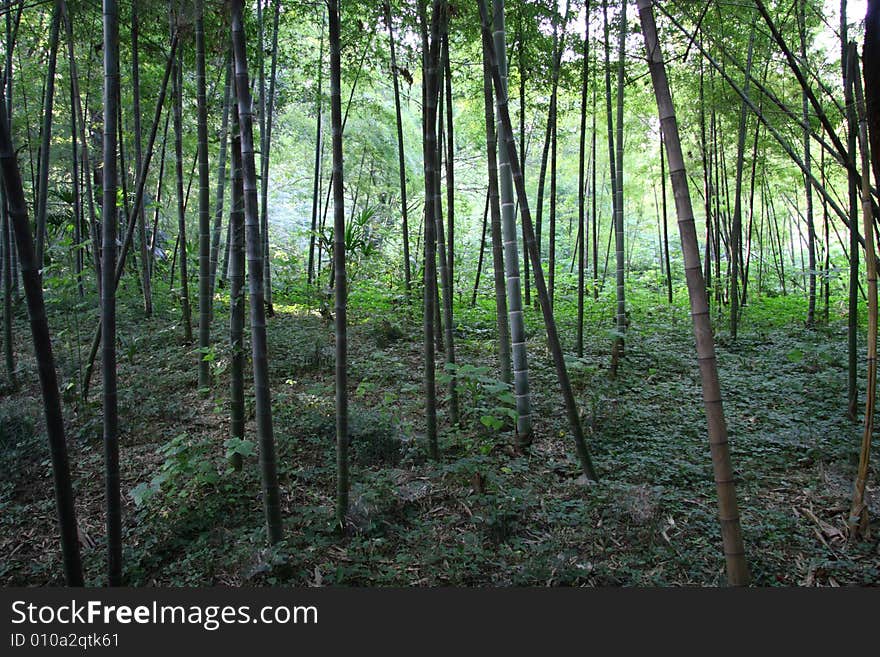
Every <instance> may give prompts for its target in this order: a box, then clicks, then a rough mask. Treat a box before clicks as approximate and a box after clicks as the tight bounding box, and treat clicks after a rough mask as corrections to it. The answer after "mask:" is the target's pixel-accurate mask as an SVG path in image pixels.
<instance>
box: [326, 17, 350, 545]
mask: <svg viewBox="0 0 880 657" xmlns="http://www.w3.org/2000/svg"><path fill="white" fill-rule="evenodd" d="M329 15H330V127H331V131H332V137H333V179H334V180H335V181H336V184H335V185H334V187H333V270H334V271H335V272H336V275H335V279H336V280H335V285H334V292H335V295H336V297H335V308H334V309H335V328H336V524H337V526H338V527H339V529H340V530H344V529H345V516H346V514H347V513H348V488H349V484H348V370H347V359H348V333H347V324H346V303H347V295H348V280H347V278H346V273H345V206H344V203H345V197H344V195H343V191H344V190H343V178H342V172H343V167H342V99H341V78H342V72H341V71H342V66H341V63H340V25H339V0H330V3H329Z"/></svg>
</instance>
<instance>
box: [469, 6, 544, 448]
mask: <svg viewBox="0 0 880 657" xmlns="http://www.w3.org/2000/svg"><path fill="white" fill-rule="evenodd" d="M493 11H494V14H495V15H494V19H493V21H494V44H493V43H484V44H483V48H484V50H486V51H488V52H486V57H487V58H488V60H489V63H490V67H489V69H490V71H491V70H492V65H491V63H492V61H493V56H494V54H495V53H499V54H500V55H501V56H499V57H498V60H497V65H498V68H499V75H500V76H501V85H500V88H496V89H495V106H496V115H495V121H496V126H497V129H498V136H499V145H501V146H502V147H501V148H499V149H498V181H499V188H500V192H501V234H502V239H503V242H504V270H505V276H506V278H507V316H508V320H509V322H510V351H511V359H512V363H513V391H514V398H515V403H516V440H517V443H519V445H520V446H526V445H529V444H530V443H531V442H532V400H531V394H530V392H529V362H528V355H527V353H526V327H525V319H524V315H523V299H522V291H521V289H520V275H519V253H518V248H517V242H516V239H517V231H516V221H515V218H514V210H513V207H514V206H513V201H514V182H513V173H512V170H513V169H512V167H513V165H514V164H516V165H517V169H518V170H519V171H520V175H521V174H522V170H521V169H520V168H519V166H518V165H519V162H516V163H511V161H510V155H509V153H508V150H507V148H506V147H505V146H503V136H502V135H503V134H504V131H503V129H502V126H501V114H500V106H501V104H502V100H503V102H504V103H506V102H507V57H506V56H505V53H506V52H507V45H506V42H505V27H504V0H493ZM493 76H494V72H493ZM523 230H525V228H523ZM528 248H529V247H528V246H527V242H526V241H525V240H524V241H523V251H524V253H525V258H527V259H528V258H529V257H531V254H530V253H528ZM534 248H537V246H535V247H534ZM533 262H534V260H533ZM537 262H538V263H540V254H538V259H537ZM538 267H539V268H540V264H539V265H538ZM535 276H536V277H537V276H538V272H537V271H536V272H535Z"/></svg>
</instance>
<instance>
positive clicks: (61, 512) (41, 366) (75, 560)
mask: <svg viewBox="0 0 880 657" xmlns="http://www.w3.org/2000/svg"><path fill="white" fill-rule="evenodd" d="M0 93H2V92H0ZM0 168H2V174H3V184H4V187H5V192H6V201H7V204H8V215H7V219H6V221H11V223H12V228H13V230H14V231H15V242H16V244H17V247H18V252H19V261H20V263H21V277H22V282H23V283H24V292H25V297H26V299H27V307H28V317H29V318H30V325H31V334H32V337H33V342H34V355H35V357H36V361H37V374H38V376H39V379H40V390H41V392H42V396H43V411H44V413H45V417H46V435H47V437H48V439H49V451H50V455H51V460H52V474H53V479H54V484H55V505H56V512H57V515H58V525H59V528H60V530H61V554H62V559H63V563H64V575H65V579H66V581H67V585H68V586H82V585H83V573H82V562H81V560H80V554H79V537H78V535H77V525H76V508H75V506H74V495H73V486H72V484H71V481H70V466H69V463H68V458H67V443H66V441H65V437H64V416H63V414H62V411H61V396H60V394H59V392H58V376H57V374H56V371H55V358H54V356H53V354H52V339H51V337H50V335H49V321H48V319H47V318H46V306H45V303H44V301H43V285H42V276H41V275H40V263H39V262H38V261H37V257H36V253H35V250H34V242H33V238H32V237H31V231H30V226H29V222H28V216H27V201H26V200H25V196H24V189H23V187H22V183H21V172H20V170H19V168H18V162H17V161H16V158H15V149H14V148H13V145H12V139H11V137H10V134H9V123H8V119H7V113H6V111H5V109H4V110H0ZM5 227H6V226H5V225H4V228H5ZM7 244H8V242H7ZM6 256H7V257H5V258H4V269H6V272H4V278H5V279H6V281H5V285H4V287H5V290H6V296H7V297H8V296H9V290H10V288H9V279H8V272H9V266H8V263H9V262H10V258H9V252H8V248H7V253H6Z"/></svg>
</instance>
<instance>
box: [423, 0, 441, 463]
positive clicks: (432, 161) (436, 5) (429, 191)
mask: <svg viewBox="0 0 880 657" xmlns="http://www.w3.org/2000/svg"><path fill="white" fill-rule="evenodd" d="M425 4H426V0H419V14H420V19H421V31H422V53H423V66H424V71H425V75H424V79H425V82H424V87H423V92H424V102H423V104H422V106H423V107H424V115H423V120H422V132H423V139H422V154H423V160H424V168H425V213H424V214H425V228H424V230H425V266H424V314H423V320H424V360H425V375H424V382H425V415H426V433H427V440H428V455H429V456H430V458H432V459H434V460H438V459H439V458H440V451H439V447H438V444H437V388H436V371H435V363H434V339H435V336H434V328H435V325H434V312H435V306H436V299H437V247H436V237H435V231H436V223H435V222H434V213H433V203H434V185H435V183H436V176H435V175H434V170H435V168H436V166H437V157H436V153H437V133H436V125H437V60H438V59H439V46H440V43H439V34H440V11H441V2H440V0H434V2H433V7H432V14H431V28H430V37H429V34H428V28H427V17H426V7H425ZM429 39H430V40H429Z"/></svg>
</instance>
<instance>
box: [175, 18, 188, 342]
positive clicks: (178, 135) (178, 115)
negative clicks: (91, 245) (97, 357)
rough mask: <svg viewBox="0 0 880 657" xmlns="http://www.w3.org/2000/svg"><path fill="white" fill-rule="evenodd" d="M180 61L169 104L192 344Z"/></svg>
mask: <svg viewBox="0 0 880 657" xmlns="http://www.w3.org/2000/svg"><path fill="white" fill-rule="evenodd" d="M176 31H177V30H176V29H175V32H176ZM181 61H182V58H181V54H180V52H178V53H177V57H176V59H175V62H174V70H173V72H172V77H173V78H174V87H173V89H174V93H173V99H172V102H171V104H172V106H173V108H174V162H175V174H176V182H177V239H178V245H179V246H178V253H179V254H180V256H179V260H180V306H181V312H182V314H183V332H184V339H185V340H186V341H187V342H192V338H193V335H192V312H191V310H190V302H189V275H188V273H187V252H186V251H187V248H186V208H185V205H184V204H185V200H184V192H183V141H182V140H183V118H182V114H183V70H182V64H181ZM172 285H173V281H172Z"/></svg>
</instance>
